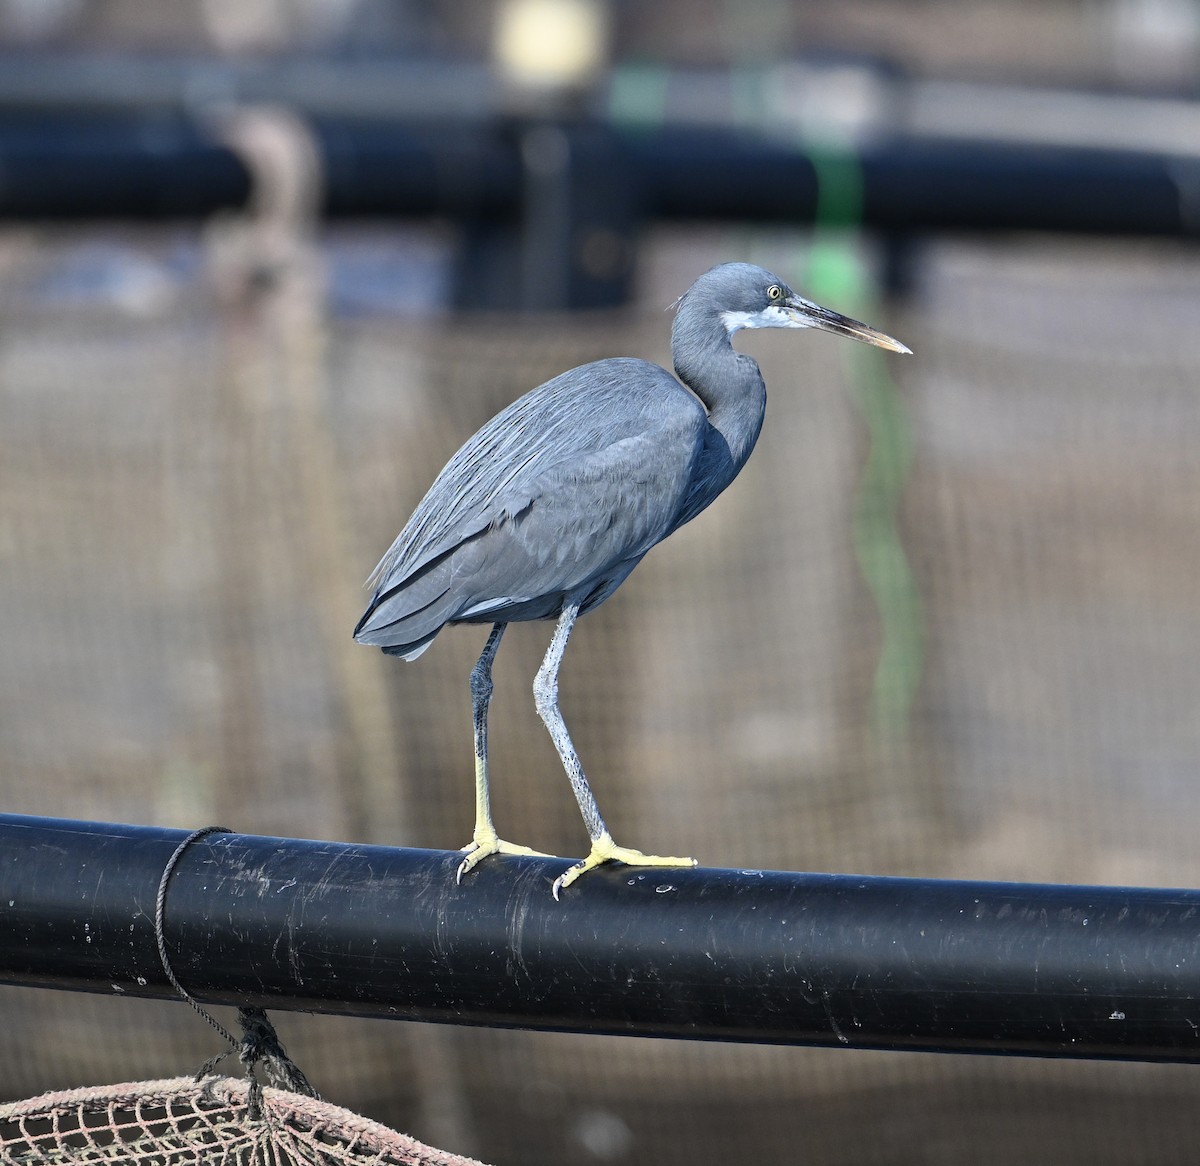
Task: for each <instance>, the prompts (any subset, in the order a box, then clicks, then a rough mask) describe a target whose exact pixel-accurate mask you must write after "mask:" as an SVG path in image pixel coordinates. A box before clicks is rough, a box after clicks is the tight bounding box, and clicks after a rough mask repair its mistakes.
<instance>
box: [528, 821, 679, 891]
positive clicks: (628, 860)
mask: <svg viewBox="0 0 1200 1166" xmlns="http://www.w3.org/2000/svg"><path fill="white" fill-rule="evenodd" d="M606 862H623V863H625V865H626V866H695V865H696V860H695V859H694V858H668V857H664V856H662V855H659V854H643V853H642V852H641V851H640V850H633V849H631V848H630V847H628V846H618V845H617V844H616V843H615V842H614V841H613V840H612V838H611V837H609V835H607V834H605V835H603V836H602V837H601V838H598V839H597V840H596V841H595V842H593V843H592V852H591V853H590V854H589V855H588V856H587V858H581V859H580V860H579V861H578V862H577V863H576V864H575V865H574V866H572V867H568V868H567V870H565V871H563V873H562V874H560V875H559V876H558V878H556V879H555V880H554V886H553V887H552V888H551V889H552V890H553V892H554V897H555V898H556V899H557V898H558V895H559V892H560V891H561V890H562V889H563V888H564V887H569V886H570V885H571V884H572V883H573V882H574V881H575V880H576V879H577V878H579V876H580V875H583V874H587V872H588V871H589V870H594V869H595V868H596V867H598V866H601V865H602V864H603V863H606Z"/></svg>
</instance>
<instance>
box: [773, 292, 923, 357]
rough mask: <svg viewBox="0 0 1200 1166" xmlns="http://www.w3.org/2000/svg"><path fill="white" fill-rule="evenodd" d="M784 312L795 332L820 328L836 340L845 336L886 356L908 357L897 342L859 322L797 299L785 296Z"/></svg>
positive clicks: (901, 345) (808, 301)
mask: <svg viewBox="0 0 1200 1166" xmlns="http://www.w3.org/2000/svg"><path fill="white" fill-rule="evenodd" d="M784 311H786V312H787V314H788V315H789V316H791V318H792V319H793V320H794V321H795V326H796V327H798V328H820V329H822V330H823V331H825V332H833V333H835V334H836V335H838V336H848V337H849V338H850V339H851V340H861V341H862V342H863V343H864V344H874V345H875V347H876V348H886V349H887V350H888V351H889V352H903V353H905V354H907V355H908V356H911V355H912V349H911V348H909V347H908V345H906V344H901V343H900V341H899V340H895V339H893V338H892V337H891V336H888V335H887V334H886V333H884V332H880V331H879V329H878V328H872V327H871V326H870V325H869V324H864V323H863V322H862V321H861V320H852V319H851V318H850V317H849V316H843V315H841V314H840V313H839V312H835V311H832V310H831V309H829V308H823V307H821V305H820V304H814V303H812V302H811V301H810V300H805V299H801V297H800V296H795V295H794V296H789V297H788V300H787V303H786V306H785V308H784Z"/></svg>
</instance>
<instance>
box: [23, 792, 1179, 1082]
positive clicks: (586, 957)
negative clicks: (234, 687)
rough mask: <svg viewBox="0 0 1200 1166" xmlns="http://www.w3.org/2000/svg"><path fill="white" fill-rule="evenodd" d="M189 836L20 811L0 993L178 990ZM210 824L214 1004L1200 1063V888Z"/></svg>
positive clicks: (187, 938)
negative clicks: (609, 861) (889, 873)
mask: <svg viewBox="0 0 1200 1166" xmlns="http://www.w3.org/2000/svg"><path fill="white" fill-rule="evenodd" d="M186 836H187V835H186V832H185V831H181V830H168V829H161V828H152V827H144V826H129V825H108V824H101V823H91V822H72V821H59V820H54V819H43V818H30V817H18V816H12V815H9V816H0V981H3V982H7V983H10V984H20V985H27V986H32V987H43V988H66V989H74V990H84V991H93V992H105V993H113V994H118V995H125V996H144V997H159V998H167V997H170V996H171V995H172V992H173V990H172V988H171V987H170V985H169V983H168V980H167V977H166V975H165V973H164V971H163V967H162V963H161V961H160V958H159V954H158V948H157V941H156V933H155V922H154V919H155V900H156V895H157V892H158V888H159V883H160V880H161V877H162V873H163V870H164V868H165V866H166V864H167V862H168V860H169V859H170V857H171V855H172V854H173V852H174V851H175V850H176V848H177V847H178V845H179V843H180V841H181V840H182V839H183V838H185V837H186ZM459 857H460V856H458V855H455V854H450V853H445V852H440V851H422V850H398V849H390V848H386V847H377V846H358V845H350V844H346V843H333V842H309V841H299V840H296V839H283V838H263V837H256V836H248V835H238V834H212V835H208V836H206V837H204V838H202V839H199V840H198V841H196V842H194V843H193V844H192V845H191V846H189V847H188V848H187V849H186V850H185V851H184V853H183V854H182V856H181V857H180V859H179V861H178V863H177V865H176V867H175V868H174V872H173V874H172V876H171V878H170V882H169V886H168V893H167V899H166V906H165V917H164V919H165V921H164V928H163V938H164V939H165V942H166V948H167V951H168V954H169V959H170V962H171V965H172V967H173V969H174V971H175V973H176V975H177V976H178V978H179V980H180V981H181V983H182V984H183V986H184V987H185V988H186V989H187V990H188V991H189V992H190V993H191V994H193V995H194V996H195V997H197V998H198V999H200V1000H202V1001H205V1002H207V1003H211V1004H253V1005H261V1006H265V1007H268V1008H275V1009H299V1010H305V1011H316V1012H336V1013H347V1014H354V1015H360V1016H374V1017H391V1018H401V1019H410V1020H435V1021H448V1022H453V1023H462V1024H475V1025H496V1026H505V1027H524V1028H532V1029H557V1030H567V1031H575V1032H591V1033H616V1034H628V1035H643V1036H666V1037H684V1038H695V1039H706V1040H731V1041H753V1042H764V1043H788V1044H808V1045H829V1046H838V1045H845V1046H848V1047H856V1048H882V1049H924V1050H939V1051H944V1052H977V1053H1020V1054H1029V1055H1036V1056H1052V1057H1091V1058H1122V1059H1136V1060H1149V1061H1200V891H1190V890H1156V889H1130V888H1107V887H1077V886H1041V885H1023V884H1011V883H973V882H950V881H937V880H919V879H896V878H865V877H856V876H848V875H820V874H785V873H780V872H773V871H757V870H742V871H735V870H706V869H696V870H636V869H632V868H628V867H622V866H614V867H612V868H610V869H606V870H601V871H598V872H596V873H594V874H591V875H589V876H588V877H587V878H586V879H583V880H581V881H580V882H579V883H578V884H576V885H575V886H573V887H571V888H570V890H569V891H568V892H565V893H564V894H563V896H562V900H561V902H556V901H555V900H554V899H553V898H552V897H551V894H550V883H551V881H552V879H553V878H554V877H555V876H556V875H557V874H558V873H560V872H561V871H562V870H563V869H564V868H565V866H566V860H558V859H507V858H505V859H493V860H489V861H488V862H486V863H484V864H482V865H481V866H480V867H479V868H478V869H477V870H476V871H475V872H473V873H472V874H471V875H469V876H468V877H467V878H466V879H465V880H464V882H463V883H462V885H461V886H460V885H458V884H456V882H455V879H454V870H455V866H456V864H457V862H458V861H459Z"/></svg>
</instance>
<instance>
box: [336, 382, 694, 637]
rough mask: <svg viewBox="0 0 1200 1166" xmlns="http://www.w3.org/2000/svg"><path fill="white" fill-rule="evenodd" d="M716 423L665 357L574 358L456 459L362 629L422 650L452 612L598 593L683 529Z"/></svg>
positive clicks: (385, 575)
mask: <svg viewBox="0 0 1200 1166" xmlns="http://www.w3.org/2000/svg"><path fill="white" fill-rule="evenodd" d="M707 428H708V422H707V415H706V413H705V411H704V408H703V406H702V405H701V404H700V403H699V402H698V401H697V400H696V399H695V398H694V397H693V396H692V395H691V394H690V393H688V392H687V391H686V390H685V389H684V388H683V387H682V386H681V385H680V384H679V383H678V382H677V381H676V380H675V379H674V378H673V377H671V376H670V375H669V374H668V373H666V372H665V371H664V370H663V369H661V368H659V367H658V366H657V365H653V364H649V363H648V362H646V361H641V360H628V359H618V360H605V361H599V362H597V363H595V364H591V365H584V366H583V367H581V368H577V369H572V370H571V371H570V372H568V373H564V374H563V375H562V376H560V377H556V378H555V379H554V380H552V381H548V382H546V384H544V385H541V386H539V387H538V388H537V389H534V390H533V391H532V392H530V393H527V394H526V395H525V396H524V397H522V398H520V399H519V400H518V401H515V402H514V403H513V404H512V405H510V406H509V407H508V408H507V409H505V410H504V411H502V412H501V413H499V414H497V415H496V417H494V418H493V419H492V420H491V421H489V422H488V423H487V424H486V425H485V426H484V427H483V428H482V429H481V430H479V432H478V433H476V434H475V435H474V436H473V437H472V438H471V439H470V440H469V441H468V442H467V443H466V444H465V445H464V446H463V447H462V448H461V449H460V450H459V451H458V452H457V453H456V454H455V455H454V457H452V458H451V459H450V461H449V463H447V465H446V467H445V469H443V470H442V472H441V474H439V475H438V477H437V479H436V481H435V482H434V483H433V485H432V486H431V487H430V489H429V492H428V493H427V494H426V496H425V497H424V498H423V499H422V501H421V503H420V504H419V505H418V507H417V509H416V511H415V512H414V514H413V516H412V518H411V519H409V521H408V523H407V524H406V526H405V528H404V530H403V531H401V533H400V536H399V537H398V538H397V539H396V541H395V543H393V544H392V547H391V549H390V550H389V551H388V553H387V554H386V555H385V556H384V558H383V560H382V561H381V562H380V564H379V566H378V567H377V568H376V570H375V572H374V574H373V576H372V579H373V581H374V582H375V583H376V590H375V596H374V599H373V600H372V603H371V605H370V607H369V608H368V609H367V612H366V614H365V615H364V616H363V618H362V620H361V621H360V623H359V626H358V627H357V628H356V629H355V637H356V638H357V639H358V640H359V641H360V642H363V643H369V644H377V645H379V646H380V647H383V648H384V649H385V650H388V651H393V652H396V653H397V654H401V655H405V656H407V657H409V658H412V657H413V656H415V655H417V654H418V653H419V652H420V651H422V650H423V649H424V647H425V646H427V644H428V643H429V641H430V640H432V638H433V637H434V636H435V635H436V634H437V632H438V631H439V630H440V629H441V627H442V626H444V625H445V624H446V623H448V622H454V621H484V620H521V619H542V618H547V617H550V616H554V615H557V614H558V612H559V611H561V609H562V605H563V602H564V599H565V597H566V596H567V595H568V594H571V593H574V594H576V595H580V594H582V595H583V596H584V597H585V598H584V607H585V609H586V608H588V607H594V606H595V605H596V604H597V603H599V602H601V601H602V600H603V599H604V598H606V597H607V596H608V595H609V594H611V593H612V591H613V590H615V588H616V586H617V585H618V584H619V583H620V582H621V581H622V580H623V579H624V578H625V576H626V575H628V573H629V572H630V571H631V570H632V569H633V567H634V566H635V565H636V564H637V562H638V560H639V559H641V557H642V556H643V555H644V554H645V553H646V552H647V551H648V550H649V549H650V548H651V547H652V546H653V545H654V544H655V543H656V542H658V541H659V540H660V539H662V538H663V537H665V535H666V534H667V533H668V532H669V531H670V530H671V529H672V522H673V520H674V519H675V517H676V515H677V513H678V510H679V507H680V504H681V502H682V500H683V499H684V498H685V497H686V495H687V490H688V485H689V481H690V478H691V475H692V473H693V471H694V467H695V465H696V463H697V460H698V458H699V455H700V452H701V450H702V448H703V443H704V435H705V432H706V430H707Z"/></svg>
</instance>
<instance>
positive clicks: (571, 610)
mask: <svg viewBox="0 0 1200 1166" xmlns="http://www.w3.org/2000/svg"><path fill="white" fill-rule="evenodd" d="M578 615H579V604H578V603H572V604H568V605H567V606H566V607H564V608H563V613H562V615H561V616H559V619H558V623H557V624H556V625H555V628H554V635H553V636H552V637H551V639H550V647H549V648H548V649H547V650H546V657H545V659H544V660H543V661H542V666H541V667H540V668H539V669H538V672H537V676H536V677H535V678H534V681H533V700H534V704H535V705H536V706H537V711H538V716H540V717H541V718H542V721H543V723H544V724H545V726H546V728H547V730H548V731H549V733H550V739H551V740H552V741H553V742H554V748H555V749H557V750H558V756H559V758H560V759H561V760H562V764H563V769H565V770H566V772H567V779H568V780H569V781H570V783H571V789H572V790H573V791H574V793H575V800H576V801H577V802H578V803H579V812H580V814H582V815H583V824H584V826H585V827H586V828H587V832H588V837H589V838H591V840H592V849H591V851H590V853H589V854H588V856H587V857H586V858H583V859H580V861H579V862H577V863H576V864H575V865H574V866H572V867H571V868H569V869H568V870H567V871H565V872H564V873H563V874H562V875H560V876H559V877H558V878H557V879H555V880H554V887H553V890H554V897H555V898H556V899H557V898H558V895H559V892H560V891H561V890H562V889H563V888H564V887H568V886H570V885H571V883H573V882H574V881H575V880H576V879H577V878H579V876H580V875H582V874H585V873H586V872H587V871H589V870H593V869H594V868H595V867H597V866H600V865H601V864H602V863H605V862H624V863H628V864H629V865H630V866H695V865H696V860H695V859H694V858H669V857H661V856H659V855H656V854H643V853H642V852H641V851H640V850H631V849H629V848H628V847H625V846H617V844H616V843H615V842H613V839H612V835H611V834H609V832H608V827H607V826H606V825H605V824H604V819H603V818H602V817H601V816H600V807H599V806H597V805H596V799H595V797H594V796H593V795H592V790H591V787H590V786H589V785H588V781H587V777H586V776H585V775H584V772H583V766H582V765H581V764H580V762H579V755H578V754H577V753H576V752H575V746H574V745H573V744H572V743H571V737H570V734H569V733H568V732H567V725H566V722H565V721H564V720H563V716H562V713H561V712H560V711H559V708H558V669H559V666H560V665H561V664H562V658H563V652H564V651H566V647H567V639H568V638H569V636H570V635H571V628H572V627H574V625H575V619H576V617H577V616H578Z"/></svg>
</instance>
